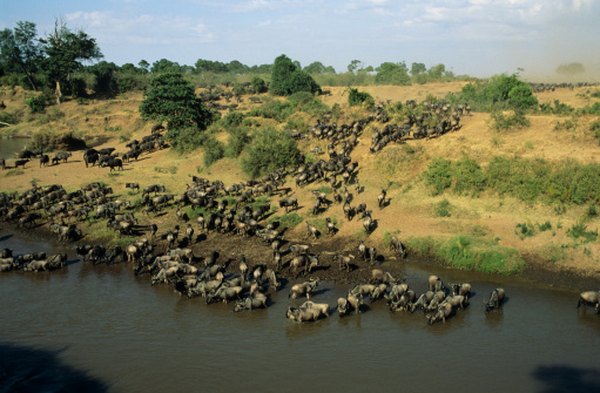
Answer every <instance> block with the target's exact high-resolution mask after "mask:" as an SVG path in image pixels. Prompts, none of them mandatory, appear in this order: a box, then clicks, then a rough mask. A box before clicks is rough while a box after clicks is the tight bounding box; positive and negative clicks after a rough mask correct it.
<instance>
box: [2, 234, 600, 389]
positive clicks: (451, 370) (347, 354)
mask: <svg viewBox="0 0 600 393" xmlns="http://www.w3.org/2000/svg"><path fill="white" fill-rule="evenodd" d="M0 239H1V241H0V247H1V248H4V247H10V248H13V249H14V250H15V252H21V253H22V252H28V251H31V250H44V251H47V252H49V253H51V252H58V251H59V250H60V249H59V247H58V246H56V245H54V244H49V243H47V242H44V241H40V240H27V239H25V238H24V237H23V236H22V235H18V234H12V233H8V232H7V231H3V232H2V233H0ZM68 251H69V256H70V257H73V256H74V252H73V251H72V250H68ZM405 273H406V275H407V277H408V279H409V281H410V282H411V283H414V286H415V287H417V288H416V289H418V290H424V289H425V282H426V278H427V275H428V274H429V273H430V272H429V271H426V270H425V269H423V268H422V267H420V266H416V265H408V266H407V267H406V270H405ZM436 273H439V271H436ZM442 274H443V276H444V278H445V279H446V280H447V281H456V282H458V281H470V282H471V283H472V284H473V288H474V292H475V296H474V297H473V298H472V300H471V305H470V306H469V307H468V308H467V310H466V311H464V312H459V313H458V315H457V316H456V317H454V318H452V319H450V320H449V321H447V322H446V323H445V324H441V323H439V324H436V325H432V326H429V325H427V322H426V320H425V319H424V317H423V315H422V313H419V312H416V313H414V314H410V313H391V312H389V311H388V309H387V307H386V305H385V304H384V303H375V304H373V305H372V306H371V307H370V310H368V311H367V312H365V313H363V314H360V315H351V316H349V317H346V318H343V319H340V318H338V317H337V315H335V314H333V315H332V317H331V318H329V319H324V320H321V321H318V322H316V323H312V324H296V323H293V322H290V321H289V320H286V319H285V310H286V308H287V306H288V304H289V303H288V298H287V292H288V289H289V287H288V288H286V289H284V290H283V291H281V292H280V293H278V294H277V295H275V296H274V297H273V304H272V306H271V307H269V308H268V309H266V310H255V311H252V312H243V313H233V312H232V311H231V305H223V304H214V305H210V306H207V305H206V304H205V303H204V302H203V301H202V300H201V299H198V298H196V299H191V300H190V299H187V298H185V297H180V296H177V295H175V294H173V293H172V289H170V288H167V287H152V286H150V285H149V283H148V279H147V278H145V277H143V278H136V277H135V276H134V275H133V274H132V273H131V270H130V267H129V266H127V265H126V264H119V265H116V266H109V267H106V266H91V265H87V264H84V263H79V262H78V263H71V264H70V265H69V266H68V268H66V269H63V270H60V271H56V272H53V273H46V272H42V273H29V274H21V273H10V274H3V275H1V276H0V296H1V298H2V299H3V302H2V307H1V308H0V321H1V326H2V339H1V340H0V371H1V372H0V375H1V377H0V391H12V390H16V389H17V388H23V387H25V389H24V391H28V390H29V391H33V390H40V389H42V390H44V391H50V392H52V391H77V390H80V389H82V388H85V391H111V392H139V391H157V392H159V391H174V390H179V391H211V392H232V391H261V392H262V391H264V392H267V391H272V392H300V391H302V392H306V391H328V392H364V391H367V390H369V389H375V390H377V391H378V392H387V391H390V392H391V391H410V392H432V391H443V392H459V391H460V392H482V391H485V392H506V391H514V392H535V391H538V392H562V391H569V392H579V391H599V389H600V366H599V363H598V348H600V316H598V315H596V314H595V313H594V312H593V310H592V309H586V310H579V311H578V310H576V308H575V305H576V302H577V293H576V292H570V291H560V290H556V289H547V288H542V287H532V286H531V285H530V284H527V283H525V282H523V283H511V279H498V280H496V279H495V278H491V277H489V276H482V275H474V274H470V273H466V272H456V271H444V272H443V273H442ZM419 283H421V284H419ZM419 285H420V286H419ZM498 285H502V286H503V287H504V288H505V289H506V292H507V295H508V301H507V302H506V304H505V306H504V309H503V311H502V312H491V313H487V314H486V313H485V312H484V310H483V304H482V303H483V301H484V298H485V297H486V296H487V294H488V293H489V292H490V290H491V289H493V288H495V287H496V286H498ZM319 288H320V290H319V291H317V293H316V295H315V296H314V298H315V300H316V301H319V302H327V303H329V304H330V305H332V306H333V305H334V304H335V301H336V299H337V298H338V297H339V296H342V295H344V294H345V291H346V290H347V288H346V287H344V286H337V285H335V284H333V283H323V285H321V286H320V287H319Z"/></svg>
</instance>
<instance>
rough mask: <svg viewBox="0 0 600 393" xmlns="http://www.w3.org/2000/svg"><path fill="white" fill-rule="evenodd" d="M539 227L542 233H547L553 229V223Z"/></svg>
mask: <svg viewBox="0 0 600 393" xmlns="http://www.w3.org/2000/svg"><path fill="white" fill-rule="evenodd" d="M537 227H538V230H539V231H540V232H546V231H549V230H551V229H552V223H550V221H546V222H544V223H542V224H538V226H537Z"/></svg>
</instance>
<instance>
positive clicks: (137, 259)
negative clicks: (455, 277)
mask: <svg viewBox="0 0 600 393" xmlns="http://www.w3.org/2000/svg"><path fill="white" fill-rule="evenodd" d="M416 105H417V104H414V103H410V102H408V103H407V104H406V107H407V108H408V109H416ZM418 109H419V111H418V113H419V115H418V116H416V115H415V117H414V118H411V117H410V116H409V115H410V113H413V112H414V113H417V112H415V111H409V115H407V116H408V117H407V121H406V122H404V123H401V124H391V123H389V116H387V115H386V114H385V113H383V112H382V109H381V108H379V109H378V112H377V114H376V115H373V116H369V117H367V118H364V119H360V120H356V121H354V122H352V123H350V124H341V125H337V124H336V123H333V122H331V121H329V119H327V118H325V119H321V120H319V121H317V122H316V124H315V126H313V127H311V128H310V129H308V130H306V132H303V133H297V134H295V135H294V137H295V138H298V139H302V138H314V139H316V140H323V141H326V144H327V147H326V151H325V152H323V154H324V155H325V157H321V158H319V159H317V160H315V161H313V162H310V161H308V160H305V159H303V158H301V159H300V160H299V161H298V162H297V163H296V164H295V165H294V166H293V167H290V168H280V169H278V170H276V171H273V172H272V173H270V174H268V175H267V176H265V177H263V178H262V179H259V180H251V181H247V182H240V183H236V184H231V185H229V186H226V185H225V184H224V183H223V182H222V181H219V180H213V181H211V180H208V179H205V178H201V177H197V176H191V180H192V181H191V182H190V183H189V184H188V185H187V188H186V190H185V191H184V192H182V193H179V194H177V193H169V192H168V190H167V187H165V186H164V185H161V184H150V185H145V186H144V185H140V184H139V183H127V184H125V187H124V190H127V191H128V193H129V194H131V195H135V196H137V198H136V200H135V201H133V202H132V201H131V200H129V199H127V198H126V197H125V195H118V194H115V193H114V190H113V188H112V187H109V186H107V185H105V184H104V183H101V182H93V183H90V184H87V185H85V186H83V187H81V188H80V189H77V190H75V191H70V192H68V191H67V190H66V189H65V188H64V187H63V186H61V185H58V184H55V185H48V186H39V185H37V184H33V186H32V187H31V188H30V189H29V190H26V191H24V192H22V193H6V192H2V193H0V220H1V221H4V222H9V223H12V224H14V225H16V226H17V227H19V228H37V227H44V228H46V229H47V230H48V231H49V232H50V233H52V234H54V235H55V236H56V237H57V239H58V240H59V241H60V242H79V244H78V245H77V247H76V252H77V254H78V255H79V256H80V258H81V259H82V260H83V261H84V263H92V264H100V263H105V264H112V263H118V262H123V263H125V262H126V263H128V264H130V265H131V266H132V270H133V272H134V273H135V274H136V275H147V276H148V277H149V279H150V282H151V283H152V284H153V285H169V286H172V288H173V289H174V291H176V292H177V293H179V294H181V295H183V296H187V297H189V298H195V297H202V298H204V299H205V301H206V302H207V303H213V302H217V301H219V302H220V301H223V302H234V303H235V305H234V310H235V311H242V310H252V309H256V308H266V307H268V306H269V305H270V304H271V297H272V296H273V294H274V293H276V292H277V291H279V290H281V289H282V288H284V287H285V286H286V284H288V283H289V284H290V291H289V298H290V302H291V304H290V306H289V308H288V310H287V312H286V316H287V317H288V318H289V319H291V320H294V321H302V322H307V321H314V320H318V319H320V318H323V317H328V316H329V315H330V312H331V310H332V308H331V307H330V306H329V305H328V304H323V303H315V302H313V300H312V299H311V298H310V296H311V294H314V293H315V289H316V288H317V287H318V285H319V282H321V281H320V280H319V278H316V276H318V275H319V274H320V273H322V272H325V271H327V270H328V269H330V268H331V267H332V266H333V265H335V264H337V266H338V269H339V270H340V272H344V274H346V275H348V276H349V277H350V278H352V277H356V278H355V280H358V273H357V272H360V271H363V272H364V271H365V270H367V269H370V270H371V278H370V279H369V280H368V281H366V282H358V283H356V284H355V285H354V286H352V287H351V288H349V289H348V291H347V294H346V296H345V297H342V298H340V299H338V302H337V312H338V314H339V315H340V316H344V315H348V314H351V313H358V312H362V311H365V310H366V309H367V306H366V304H365V300H366V299H368V301H369V302H370V303H372V302H376V301H379V300H383V299H385V301H386V302H387V304H388V306H389V308H390V310H391V311H393V312H405V311H408V312H415V311H417V310H422V311H423V312H424V314H425V316H426V318H427V321H428V322H429V323H430V324H431V323H435V322H439V321H441V322H445V320H446V319H448V318H450V317H452V316H453V315H455V314H456V313H457V312H459V310H464V309H465V308H467V307H468V305H469V299H470V298H472V295H473V293H472V291H471V288H470V285H469V284H467V283H463V284H456V285H448V286H446V285H444V284H443V282H442V281H441V279H439V277H437V276H432V277H430V278H429V281H428V283H427V285H428V290H427V291H425V292H423V293H417V292H416V291H415V289H413V287H412V286H411V285H409V283H407V282H406V280H403V279H396V278H394V277H393V276H392V275H391V274H390V273H389V272H384V271H383V270H381V269H380V268H379V267H378V265H379V264H381V263H382V261H383V260H384V259H385V256H384V253H381V252H378V250H377V249H376V247H375V246H374V245H372V244H369V240H368V238H369V235H370V234H371V233H372V232H373V231H375V230H377V228H378V221H377V219H376V218H374V215H375V214H374V213H373V208H371V207H370V206H369V204H368V203H367V201H365V200H364V199H363V200H359V199H360V198H361V194H362V192H363V191H364V186H362V185H361V184H360V182H359V178H358V174H359V170H360V167H359V163H358V162H357V161H354V160H353V158H352V156H351V154H352V152H353V150H354V148H355V147H356V146H357V145H358V144H359V138H360V137H361V135H362V134H363V132H364V130H365V127H366V126H367V125H368V124H370V123H372V122H374V121H379V122H381V123H388V124H387V125H386V126H385V128H384V130H383V131H377V130H376V131H375V132H374V133H373V139H372V143H371V149H370V151H371V152H372V153H377V152H378V151H379V150H381V149H383V148H384V147H385V145H386V144H388V143H391V142H395V143H405V142H406V140H407V139H408V138H410V137H412V138H421V137H436V136H440V135H442V134H444V133H446V132H450V131H456V130H458V129H459V128H460V117H461V116H462V115H465V114H468V108H465V107H462V106H460V107H453V106H450V105H449V104H445V103H435V104H424V105H422V106H419V108H418ZM384 120H385V121H384ZM127 147H128V148H129V151H127V152H126V153H122V154H120V155H116V154H115V149H112V148H105V149H88V150H86V151H85V152H84V154H83V161H84V163H85V165H86V166H89V165H100V166H107V167H109V168H110V169H111V170H114V169H117V168H119V169H122V166H123V161H124V160H128V159H133V160H135V159H137V158H138V157H139V155H140V154H142V153H151V152H152V151H154V150H156V149H161V148H165V147H166V145H165V142H164V140H163V138H162V135H161V128H160V127H155V128H153V130H152V131H151V133H150V135H147V136H146V137H144V138H143V139H142V141H132V142H130V143H128V144H127ZM60 153H61V152H58V153H56V154H55V157H54V158H53V159H52V161H55V159H57V160H56V161H57V163H59V162H63V161H62V160H64V162H66V161H67V160H68V158H69V157H70V153H68V154H60ZM126 157H127V158H126ZM42 159H43V160H44V161H48V160H49V157H48V160H47V159H46V158H45V157H43V156H42V157H41V158H40V165H42ZM290 183H292V184H290ZM310 185H319V186H320V188H319V189H316V190H313V193H312V195H313V198H314V199H313V205H312V208H311V209H310V213H311V215H312V216H313V217H315V218H320V217H323V216H324V215H325V214H327V216H326V217H324V218H323V222H324V225H323V226H322V227H319V225H318V223H317V221H315V220H313V222H312V223H311V222H310V221H308V220H307V221H306V224H305V225H306V232H305V233H306V239H305V240H307V241H308V240H310V241H311V242H313V243H316V244H317V245H318V243H319V241H320V240H321V239H322V237H323V236H324V235H325V234H324V233H322V232H323V231H326V232H327V234H328V235H329V236H335V235H336V233H337V231H338V228H337V225H339V223H337V224H336V222H335V220H333V219H332V217H331V215H330V214H331V212H332V211H333V210H334V209H339V212H340V214H341V215H343V217H344V219H345V220H347V221H348V222H350V221H353V220H354V219H355V218H357V217H358V219H360V220H361V226H362V229H363V232H364V235H365V240H363V241H361V242H360V243H359V244H358V245H357V246H356V248H355V249H352V250H335V251H319V250H318V247H314V245H311V244H306V243H305V242H304V243H303V242H298V241H295V240H294V239H289V238H287V237H286V228H285V226H284V225H282V223H281V218H280V219H277V218H276V217H274V214H275V213H276V211H277V208H279V209H282V210H283V211H285V213H290V212H293V211H295V210H298V209H300V208H301V206H303V204H304V203H305V202H306V201H301V200H299V198H298V196H297V195H296V194H295V193H294V189H293V188H294V186H295V188H296V190H298V189H300V188H304V187H307V186H310ZM325 187H326V188H327V189H328V190H330V191H329V192H325V191H322V190H323V189H324V188H325ZM276 198H278V200H277V201H276V200H275V199H276ZM373 202H374V203H373V204H375V201H373ZM390 203H392V198H391V197H390V196H389V195H388V192H387V190H385V189H383V190H381V192H380V193H379V195H378V197H377V200H376V204H377V208H378V209H379V210H382V209H385V208H386V207H387V206H389V205H390ZM165 215H166V216H169V217H170V218H171V220H170V221H169V220H166V221H167V222H168V224H165V225H163V228H161V229H162V230H161V231H160V232H159V226H158V224H157V222H156V221H155V220H154V219H153V217H161V216H162V217H164V216H165ZM92 222H93V223H105V225H106V228H107V229H108V230H110V231H114V232H115V233H116V234H117V236H127V238H126V239H130V238H131V239H133V240H131V241H130V242H128V243H127V244H123V243H122V242H120V243H121V244H122V245H115V246H112V247H105V246H104V245H102V244H83V243H82V240H84V239H85V236H86V234H85V233H84V231H83V230H82V227H85V226H86V225H90V223H92ZM163 222H164V218H163ZM173 222H174V223H175V224H173ZM214 233H219V234H221V235H226V236H237V237H241V238H246V239H250V241H252V242H253V244H254V245H255V246H256V247H261V248H264V249H265V250H268V255H269V257H268V258H264V259H263V260H261V261H259V262H257V263H254V264H252V263H250V261H249V260H248V259H247V258H246V257H244V256H243V255H233V256H225V255H221V254H222V253H221V252H220V250H218V249H213V250H208V249H204V247H203V245H202V243H203V240H204V239H206V238H207V237H208V236H212V234H214ZM388 252H389V253H391V254H392V255H393V258H394V259H396V260H401V259H402V258H405V257H406V256H407V249H406V247H405V246H404V244H402V242H401V241H400V239H398V238H397V237H395V236H394V237H392V238H391V240H390V242H389V251H388ZM353 253H357V254H358V256H355V255H354V254H353ZM239 254H241V253H239ZM66 263H67V258H66V256H65V255H63V254H59V255H53V256H46V255H44V254H42V253H32V254H30V255H28V256H19V255H17V256H13V255H12V252H11V251H10V250H4V251H3V253H2V259H1V260H0V270H1V271H10V270H16V271H45V270H48V271H50V270H56V269H60V268H62V267H64V266H65V264H66ZM301 275H303V276H305V277H311V276H312V277H313V278H312V279H308V280H307V281H302V282H298V283H294V284H292V283H291V282H290V281H291V280H297V279H298V278H299V277H300V276H301ZM301 297H306V301H305V302H304V303H303V304H301V305H296V304H295V302H296V301H297V300H296V299H299V298H301ZM599 298H600V293H598V292H584V293H582V294H581V296H580V301H579V302H578V306H579V305H580V304H586V305H591V306H593V307H595V309H596V311H597V312H599V311H600V310H599V305H598V304H599ZM504 299H505V293H504V290H503V289H502V288H497V289H495V290H494V291H492V292H491V293H490V295H489V298H488V300H487V301H486V302H485V309H486V311H491V310H496V309H499V308H500V307H501V305H502V303H503V301H504Z"/></svg>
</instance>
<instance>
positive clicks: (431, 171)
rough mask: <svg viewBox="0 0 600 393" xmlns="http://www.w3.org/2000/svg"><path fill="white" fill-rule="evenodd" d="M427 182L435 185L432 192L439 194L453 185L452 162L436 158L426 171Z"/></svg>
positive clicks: (432, 185)
mask: <svg viewBox="0 0 600 393" xmlns="http://www.w3.org/2000/svg"><path fill="white" fill-rule="evenodd" d="M424 178H425V183H426V184H427V185H429V186H431V187H433V190H432V194H433V195H439V194H441V193H443V192H444V191H445V190H446V189H447V188H450V186H451V185H452V163H451V162H450V161H448V160H446V159H443V158H436V159H434V160H433V161H431V162H430V163H429V165H428V166H427V170H426V171H425V173H424Z"/></svg>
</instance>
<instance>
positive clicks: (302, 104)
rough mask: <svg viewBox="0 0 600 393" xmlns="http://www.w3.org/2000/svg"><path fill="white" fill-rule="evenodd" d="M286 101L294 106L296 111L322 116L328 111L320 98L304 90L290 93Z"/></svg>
mask: <svg viewBox="0 0 600 393" xmlns="http://www.w3.org/2000/svg"><path fill="white" fill-rule="evenodd" d="M288 101H289V102H290V104H292V105H293V106H294V108H295V110H296V111H302V112H305V113H308V114H309V115H311V116H316V117H319V116H323V115H324V114H325V113H327V112H328V111H329V108H328V107H327V105H325V104H323V102H322V101H321V100H319V99H318V98H316V97H315V96H314V95H312V94H311V93H309V92H306V91H301V92H297V93H294V94H292V95H290V96H289V97H288Z"/></svg>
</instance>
